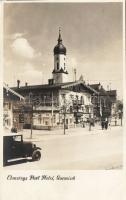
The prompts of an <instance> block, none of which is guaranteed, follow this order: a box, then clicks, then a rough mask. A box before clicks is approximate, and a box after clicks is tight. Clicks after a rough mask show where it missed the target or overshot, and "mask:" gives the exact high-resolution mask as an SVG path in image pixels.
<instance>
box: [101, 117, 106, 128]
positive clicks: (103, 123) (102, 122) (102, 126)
mask: <svg viewBox="0 0 126 200" xmlns="http://www.w3.org/2000/svg"><path fill="white" fill-rule="evenodd" d="M101 128H102V130H104V129H105V119H104V118H102V119H101Z"/></svg>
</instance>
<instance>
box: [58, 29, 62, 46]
mask: <svg viewBox="0 0 126 200" xmlns="http://www.w3.org/2000/svg"><path fill="white" fill-rule="evenodd" d="M58 43H59V44H60V43H62V37H61V27H59V38H58Z"/></svg>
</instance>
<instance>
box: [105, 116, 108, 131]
mask: <svg viewBox="0 0 126 200" xmlns="http://www.w3.org/2000/svg"><path fill="white" fill-rule="evenodd" d="M105 129H106V130H107V129H108V119H107V118H106V119H105Z"/></svg>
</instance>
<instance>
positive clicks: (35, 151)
mask: <svg viewBox="0 0 126 200" xmlns="http://www.w3.org/2000/svg"><path fill="white" fill-rule="evenodd" d="M40 150H41V148H39V147H37V146H36V144H33V143H32V142H26V141H23V135H18V134H13V135H12V134H11V135H7V136H3V165H4V166H5V165H6V164H7V162H8V161H10V160H12V159H18V158H27V157H31V158H32V160H33V161H38V160H40V158H41V152H40Z"/></svg>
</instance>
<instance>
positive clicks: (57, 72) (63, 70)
mask: <svg viewBox="0 0 126 200" xmlns="http://www.w3.org/2000/svg"><path fill="white" fill-rule="evenodd" d="M53 52H54V70H53V72H52V73H53V79H54V83H65V82H67V81H68V80H67V79H68V72H67V67H66V47H65V46H64V45H63V44H62V38H61V30H60V29H59V38H58V44H57V45H56V46H55V47H54V50H53Z"/></svg>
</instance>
